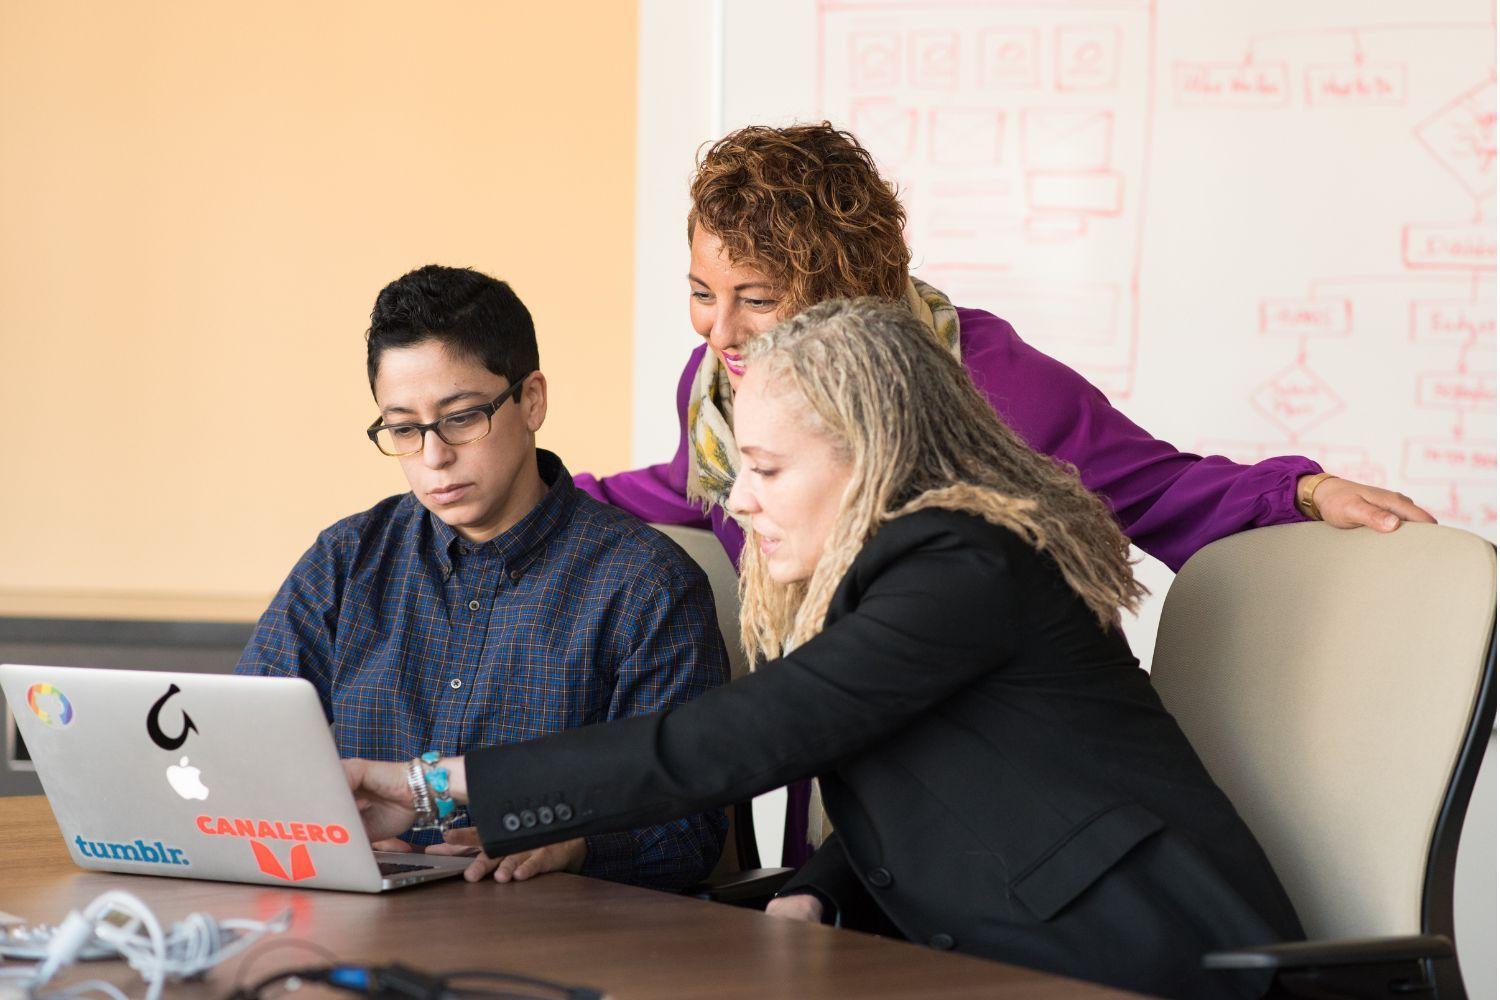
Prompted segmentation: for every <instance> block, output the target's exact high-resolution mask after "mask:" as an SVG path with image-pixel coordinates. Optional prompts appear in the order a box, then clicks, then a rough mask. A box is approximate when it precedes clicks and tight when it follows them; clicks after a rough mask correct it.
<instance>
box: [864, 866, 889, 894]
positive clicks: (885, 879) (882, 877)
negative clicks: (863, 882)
mask: <svg viewBox="0 0 1500 1000" xmlns="http://www.w3.org/2000/svg"><path fill="white" fill-rule="evenodd" d="M868 878H869V880H870V884H871V885H873V886H874V887H875V888H877V889H884V888H886V887H888V886H889V885H890V884H891V883H892V882H894V881H895V879H893V878H891V873H890V872H888V871H886V870H885V869H884V868H872V869H871V870H870V874H869V876H868Z"/></svg>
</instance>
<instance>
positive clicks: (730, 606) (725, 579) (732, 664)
mask: <svg viewBox="0 0 1500 1000" xmlns="http://www.w3.org/2000/svg"><path fill="white" fill-rule="evenodd" d="M651 527H653V528H655V529H656V530H657V531H660V532H661V533H662V534H664V535H666V536H667V537H668V538H670V539H672V541H674V542H676V543H677V544H678V545H680V546H682V550H683V551H684V552H686V553H687V554H688V555H689V556H691V557H692V560H693V562H695V563H697V564H698V565H699V566H701V567H702V568H703V572H704V573H706V574H708V583H709V586H710V587H712V588H713V591H714V607H715V608H716V609H717V611H718V613H719V632H720V634H722V635H723V636H724V645H725V646H727V647H728V648H729V676H730V679H731V680H732V679H734V678H736V677H742V676H744V675H745V674H746V673H748V672H749V670H750V665H749V664H748V663H746V662H745V653H744V650H742V649H741V648H740V576H739V572H738V571H737V570H735V568H734V563H732V562H730V561H729V556H728V555H726V554H725V552H724V546H723V545H721V544H720V543H719V540H718V538H716V537H714V533H713V532H712V531H708V530H706V529H703V528H684V527H682V526H681V525H677V524H653V525H652V526H651Z"/></svg>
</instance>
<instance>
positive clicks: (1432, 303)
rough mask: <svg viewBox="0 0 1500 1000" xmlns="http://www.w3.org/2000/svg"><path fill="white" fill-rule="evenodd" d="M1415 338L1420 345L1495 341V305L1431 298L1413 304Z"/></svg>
mask: <svg viewBox="0 0 1500 1000" xmlns="http://www.w3.org/2000/svg"><path fill="white" fill-rule="evenodd" d="M1411 339H1412V340H1414V341H1416V342H1418V343H1432V344H1451V345H1462V344H1468V343H1473V342H1474V341H1478V340H1494V339H1495V302H1494V300H1493V299H1490V300H1488V301H1485V302H1470V301H1468V300H1467V299H1428V300H1418V301H1416V302H1413V303H1412V304H1411Z"/></svg>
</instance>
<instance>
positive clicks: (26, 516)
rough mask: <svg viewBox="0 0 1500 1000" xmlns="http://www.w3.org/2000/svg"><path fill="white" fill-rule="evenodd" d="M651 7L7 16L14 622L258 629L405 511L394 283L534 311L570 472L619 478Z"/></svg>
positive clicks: (477, 5) (59, 5) (3, 503)
mask: <svg viewBox="0 0 1500 1000" xmlns="http://www.w3.org/2000/svg"><path fill="white" fill-rule="evenodd" d="M635 8H636V5H635V4H634V3H630V2H624V0H619V2H613V0H611V2H591V3H588V4H586V5H584V6H582V7H580V6H579V5H575V4H535V3H514V2H505V3H500V2H493V3H485V2H473V3H440V4H409V3H392V2H359V3H354V2H330V0H319V2H317V3H306V2H301V0H295V2H294V0H261V2H259V3H254V4H232V5H231V4H222V3H207V4H205V3H201V2H153V3H151V4H105V3H80V2H54V0H34V2H23V0H6V2H4V3H3V4H0V414H3V425H4V426H5V427H8V428H10V429H11V431H12V433H11V434H9V435H6V437H5V447H4V450H3V452H0V613H5V612H7V611H8V612H10V613H43V614H46V613H53V614H56V613H94V614H125V615H135V616H148V617H149V616H154V615H169V616H170V615H177V614H181V615H188V616H194V615H196V616H224V615H226V614H227V615H232V616H244V615H249V614H253V613H254V612H255V611H256V610H258V608H259V607H260V606H262V605H263V604H264V602H265V600H266V599H267V598H268V597H269V595H270V594H271V593H272V592H273V591H274V589H275V587H276V586H277V585H278V584H279V583H280V581H281V579H282V578H283V577H284V576H285V575H286V573H287V571H288V570H289V569H290V568H291V565H292V563H293V562H294V561H295V559H296V558H297V556H298V555H299V554H300V553H301V552H302V551H303V550H304V549H305V548H306V547H307V546H308V544H310V543H311V541H312V539H313V537H314V535H315V534H316V532H317V531H318V530H319V529H320V528H322V527H324V526H325V525H327V524H329V523H331V522H332V521H334V520H336V519H338V518H339V517H341V516H343V515H346V514H349V513H353V512H355V511H358V510H363V509H364V508H366V507H368V506H369V505H370V504H372V503H374V502H375V501H376V500H378V499H379V498H381V497H383V496H386V495H389V494H391V493H395V492H400V491H402V490H404V489H405V483H404V480H403V479H402V478H401V475H400V472H399V470H398V468H397V467H396V463H395V462H394V461H392V460H389V459H384V458H382V457H381V456H380V455H379V454H378V453H377V452H376V451H375V449H374V448H373V447H371V445H370V444H369V442H368V441H367V440H366V439H365V437H364V435H363V433H362V430H363V428H364V427H365V425H366V424H367V423H368V422H369V421H370V419H371V418H372V417H373V415H374V412H373V405H372V403H371V400H370V396H369V392H368V389H367V388H366V385H365V380H364V374H363V371H364V356H363V341H362V334H363V331H364V328H365V326H366V325H367V320H368V316H369V310H370V305H371V303H372V302H373V301H374V296H375V293H376V292H377V291H378V290H379V288H380V287H381V285H383V284H384V283H385V282H387V281H389V280H390V279H392V278H394V277H396V276H397V275H399V274H401V273H403V272H404V271H406V270H408V269H409V268H411V267H414V266H417V265H420V264H424V263H428V262H434V261H435V262H441V263H449V264H463V265H470V266H474V267H478V268H480V269H482V270H485V271H488V272H490V273H492V274H495V275H497V276H500V277H503V278H505V279H507V280H509V281H510V282H511V283H512V284H513V285H514V286H515V288H516V290H517V291H518V292H519V294H520V295H521V297H522V298H523V299H524V300H525V301H526V302H527V303H528V304H529V305H530V307H531V309H532V312H533V315H534V316H535V318H536V321H537V328H538V335H539V339H540V343H541V356H542V365H543V369H544V371H546V373H547V375H548V377H549V379H550V383H551V386H552V408H551V415H550V417H549V420H548V423H547V426H546V427H545V428H544V429H543V432H542V440H541V443H542V444H543V445H544V446H546V447H550V448H553V449H555V450H557V451H558V452H560V453H561V454H562V456H563V459H564V461H566V462H567V463H568V464H569V465H570V466H571V467H572V468H573V469H575V470H576V469H592V470H601V471H602V470H606V469H613V468H618V467H621V466H623V465H625V464H626V462H627V461H628V458H629V431H630V419H629V403H630V385H631V371H630V358H631V335H630V323H631V295H632V283H631V251H632V233H633V218H632V206H633V199H634V176H633V164H634V158H635V147H634V143H635V94H636V89H635V69H636V65H635V63H636V39H635V32H636V12H635Z"/></svg>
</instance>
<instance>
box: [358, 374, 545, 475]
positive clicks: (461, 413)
mask: <svg viewBox="0 0 1500 1000" xmlns="http://www.w3.org/2000/svg"><path fill="white" fill-rule="evenodd" d="M526 378H530V375H527V376H526ZM526 378H522V379H519V380H517V381H516V382H515V383H514V384H512V385H511V386H510V388H508V389H506V390H505V391H504V392H502V393H501V394H500V395H498V396H496V397H495V398H494V399H493V400H491V401H490V402H488V403H485V404H483V405H482V406H470V407H468V408H466V409H462V410H455V411H453V412H452V413H449V414H446V415H445V416H441V417H438V418H437V419H436V420H434V421H433V422H432V423H430V424H388V423H386V422H385V418H384V417H376V418H375V422H374V423H373V424H371V425H370V426H369V427H367V428H365V435H366V436H367V437H369V439H370V440H371V441H373V442H375V447H377V448H379V449H380V452H381V454H383V455H389V456H391V457H392V458H405V457H406V456H407V455H415V454H416V453H417V452H419V451H421V450H422V445H423V443H424V442H425V441H426V440H427V432H428V431H432V432H433V433H434V434H436V435H437V436H438V437H439V438H441V439H442V441H443V443H444V444H448V445H452V446H454V447H457V446H458V445H461V444H473V443H474V442H475V441H478V440H479V439H480V438H482V437H484V436H485V435H486V434H488V433H489V432H490V419H491V418H492V417H493V416H494V415H495V411H496V410H498V409H500V407H502V406H504V405H505V401H506V400H507V399H510V398H511V397H513V396H519V395H520V392H521V387H522V386H524V385H525V384H526ZM517 405H520V404H517Z"/></svg>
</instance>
